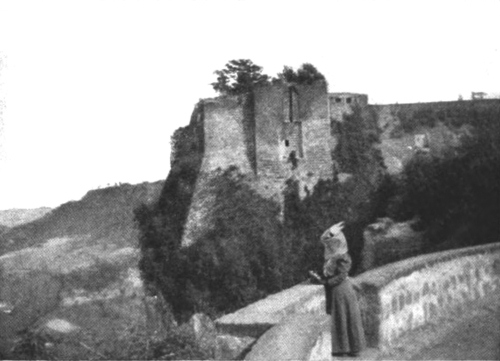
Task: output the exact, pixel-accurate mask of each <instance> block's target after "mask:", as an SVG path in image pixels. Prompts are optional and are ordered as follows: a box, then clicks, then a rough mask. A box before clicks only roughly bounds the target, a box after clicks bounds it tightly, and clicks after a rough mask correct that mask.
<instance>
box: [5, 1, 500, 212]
mask: <svg viewBox="0 0 500 361" xmlns="http://www.w3.org/2000/svg"><path fill="white" fill-rule="evenodd" d="M499 17H500V1H498V0H491V1H489V0H480V1H477V0H475V1H473V0H470V1H457V0H453V1H422V0H418V1H399V0H398V1H384V0H377V1H374V0H372V1H352V0H349V1H312V0H306V1H290V0H288V1H256V0H251V1H245V0H231V1H211V0H204V1H202V0H199V1H186V0H182V1H148V0H140V1H128V0H121V1H107V0H101V1H89V0H85V1H68V0H63V1H46V0H43V1H41V0H35V1H22V0H12V1H9V0H0V59H1V65H0V102H1V103H0V112H1V113H0V209H8V208H14V207H16V208H24V207H39V206H49V207H55V206H58V205H59V204H61V203H64V202H67V201H70V200H75V199H80V198H81V197H82V196H83V195H84V194H85V193H86V192H87V191H88V190H90V189H95V188H97V187H99V186H106V185H107V184H114V183H117V182H127V183H140V182H143V181H156V180H160V179H164V178H166V176H167V174H168V171H169V159H170V137H171V134H172V133H173V131H174V130H175V129H176V128H178V127H181V126H185V125H187V124H188V122H189V118H190V114H191V111H192V109H193V106H194V104H195V103H196V102H197V101H198V100H199V99H200V98H204V97H211V96H214V95H215V94H214V93H213V91H212V89H211V86H210V83H211V82H213V81H214V80H215V76H214V74H213V72H214V70H216V69H220V68H222V67H223V66H224V64H225V63H226V62H227V61H228V60H230V59H239V58H248V59H251V60H252V61H253V62H254V63H256V64H258V65H261V66H263V68H264V72H265V73H267V74H269V75H275V74H276V73H277V72H279V71H280V70H281V69H282V67H283V65H290V66H293V67H295V68H296V67H298V66H300V64H302V63H304V62H310V63H312V64H314V65H315V66H316V67H317V68H318V69H319V70H320V71H321V72H322V73H323V74H325V76H326V77H327V80H328V82H329V84H330V89H329V90H330V91H331V92H334V91H351V92H360V93H367V94H368V95H369V99H370V102H371V103H393V102H399V103H403V102H419V101H420V102H425V101H439V100H456V99H457V98H458V96H459V95H460V94H461V95H463V97H464V99H468V98H469V97H470V92H471V91H484V92H487V93H490V94H494V95H497V96H498V95H499V94H500V51H499V43H500V41H499V36H498V34H500V21H498V18H499Z"/></svg>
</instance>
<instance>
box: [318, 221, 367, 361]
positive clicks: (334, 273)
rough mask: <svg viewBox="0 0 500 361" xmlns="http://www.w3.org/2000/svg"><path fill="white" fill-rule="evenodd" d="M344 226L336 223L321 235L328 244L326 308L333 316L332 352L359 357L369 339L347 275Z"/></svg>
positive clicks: (349, 263)
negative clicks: (366, 336)
mask: <svg viewBox="0 0 500 361" xmlns="http://www.w3.org/2000/svg"><path fill="white" fill-rule="evenodd" d="M342 228H343V222H340V223H337V224H335V225H334V226H332V227H330V228H329V229H327V230H326V231H325V233H323V235H322V236H321V242H322V243H323V245H324V246H325V263H324V266H323V284H324V285H325V288H326V290H327V292H328V295H327V296H330V297H327V302H328V305H327V309H329V311H330V314H331V318H332V324H331V334H332V355H333V356H344V355H350V356H357V355H358V354H359V353H360V352H361V351H362V350H363V349H364V348H365V346H366V341H365V334H364V330H363V324H362V321H361V313H360V311H359V306H358V300H357V296H356V291H355V290H354V288H353V286H352V283H351V281H350V279H349V278H348V272H349V270H350V269H351V257H350V256H349V254H348V253H347V252H348V249H347V242H346V239H345V236H344V234H343V233H342Z"/></svg>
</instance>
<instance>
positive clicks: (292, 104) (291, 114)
mask: <svg viewBox="0 0 500 361" xmlns="http://www.w3.org/2000/svg"><path fill="white" fill-rule="evenodd" d="M298 94H299V93H298V92H297V89H296V88H295V87H293V86H291V87H289V88H288V121H289V122H290V123H293V122H294V121H298V120H299V103H298V101H299V100H298Z"/></svg>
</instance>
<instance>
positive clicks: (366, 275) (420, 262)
mask: <svg viewBox="0 0 500 361" xmlns="http://www.w3.org/2000/svg"><path fill="white" fill-rule="evenodd" d="M488 252H500V242H497V243H490V244H485V245H481V246H472V247H466V248H458V249H451V250H447V251H441V252H436V253H429V254H424V255H421V256H417V257H412V258H407V259H404V260H401V261H398V262H394V263H389V264H386V265H384V266H381V267H378V268H374V269H372V270H369V271H366V272H363V273H361V274H360V275H358V276H356V277H355V278H354V280H355V282H356V283H358V284H361V283H366V284H371V285H373V286H376V287H383V286H385V285H387V284H389V283H390V282H392V281H393V280H395V279H398V278H401V277H405V276H408V275H410V274H411V273H413V272H415V271H420V270H422V269H424V268H428V267H432V266H433V265H434V264H436V263H442V262H447V261H450V260H453V259H456V258H459V257H466V256H471V255H476V254H485V253H488Z"/></svg>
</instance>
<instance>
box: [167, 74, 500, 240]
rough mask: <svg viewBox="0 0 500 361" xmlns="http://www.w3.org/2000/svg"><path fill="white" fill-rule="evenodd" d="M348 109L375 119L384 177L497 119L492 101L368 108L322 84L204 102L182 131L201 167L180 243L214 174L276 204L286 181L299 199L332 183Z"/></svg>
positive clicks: (196, 223) (498, 108)
mask: <svg viewBox="0 0 500 361" xmlns="http://www.w3.org/2000/svg"><path fill="white" fill-rule="evenodd" d="M353 106H359V107H361V108H362V109H363V110H364V111H370V112H372V113H375V115H376V117H377V119H378V126H379V128H380V130H381V132H382V136H381V143H380V145H379V147H380V149H381V151H382V155H383V157H384V161H385V164H386V166H387V168H388V170H389V172H392V173H397V172H399V171H401V169H402V167H403V165H404V163H405V162H406V161H407V160H408V159H409V158H411V157H412V156H413V155H414V154H415V152H416V151H418V150H422V149H423V150H426V151H428V152H430V153H434V154H439V153H441V152H443V151H445V150H446V149H449V148H450V147H451V148H452V147H454V146H457V145H458V144H459V143H460V138H461V136H462V135H464V134H468V132H469V130H470V123H471V122H472V123H473V122H474V120H476V119H479V118H481V117H484V116H491V114H495V112H496V113H498V116H500V100H498V99H488V100H486V99H483V100H474V101H456V102H437V103H417V104H388V105H369V104H368V97H367V96H366V95H364V94H356V93H330V94H329V93H328V92H327V85H326V83H325V82H322V81H318V82H315V83H313V84H310V85H294V86H290V85H287V84H285V83H276V84H272V85H270V84H269V85H263V86H260V87H257V88H256V89H255V90H254V91H253V92H252V93H250V94H245V95H240V96H234V97H230V96H221V97H218V98H213V99H205V100H203V101H201V103H200V104H198V105H197V108H196V109H195V112H194V114H193V117H192V120H191V124H190V126H189V127H190V128H192V132H193V136H192V138H193V139H194V143H193V144H191V145H190V147H191V148H193V151H192V152H198V153H200V154H198V156H199V157H201V158H202V161H201V166H200V171H199V176H198V180H197V182H196V186H195V192H194V195H193V198H192V201H191V207H190V210H189V214H188V219H187V222H186V226H185V232H184V236H183V244H184V245H188V244H190V243H191V242H193V241H194V240H196V239H197V237H198V236H199V235H200V234H201V233H202V230H203V228H205V227H206V226H207V224H209V223H210V221H209V216H210V212H209V208H210V206H211V203H210V202H211V200H210V199H211V195H210V189H209V186H208V184H209V181H210V179H211V178H213V177H214V176H215V172H216V171H217V170H222V171H223V170H225V169H228V168H229V167H231V166H236V167H238V168H239V171H240V172H241V173H243V174H245V175H246V176H247V178H248V179H250V180H251V182H250V183H251V185H252V187H253V188H254V189H255V190H256V191H257V192H258V193H259V194H261V195H262V196H264V197H266V198H274V199H275V200H276V201H277V202H278V203H281V202H282V191H283V188H284V185H285V181H286V180H287V179H289V178H293V179H294V180H296V181H298V182H299V190H300V192H301V195H302V196H303V195H305V194H306V192H305V190H306V189H308V190H312V189H313V187H314V185H315V184H316V183H317V182H318V181H319V180H320V179H334V178H335V177H336V176H337V174H338V173H339V172H342V170H341V169H337V168H335V163H336V162H335V159H333V156H332V155H333V154H334V150H335V147H336V146H337V144H338V134H336V129H337V127H336V126H334V125H335V123H341V122H343V121H344V114H349V113H351V112H352V108H353ZM173 148H175V149H173V150H174V162H175V157H192V154H190V153H189V149H188V148H187V147H186V145H183V144H177V146H176V147H173ZM177 148H178V149H182V150H183V151H181V152H179V151H177V152H176V149H177ZM175 153H177V155H175ZM207 207H208V208H207ZM207 217H208V218H207Z"/></svg>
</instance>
